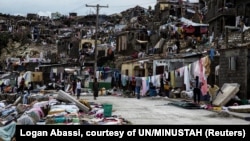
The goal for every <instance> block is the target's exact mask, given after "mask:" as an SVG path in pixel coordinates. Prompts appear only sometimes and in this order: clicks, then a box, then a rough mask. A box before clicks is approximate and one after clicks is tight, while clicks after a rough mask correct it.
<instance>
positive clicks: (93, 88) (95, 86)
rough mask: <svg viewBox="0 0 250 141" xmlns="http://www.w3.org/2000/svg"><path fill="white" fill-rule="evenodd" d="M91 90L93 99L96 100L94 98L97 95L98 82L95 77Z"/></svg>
mask: <svg viewBox="0 0 250 141" xmlns="http://www.w3.org/2000/svg"><path fill="white" fill-rule="evenodd" d="M92 91H93V96H94V100H96V98H97V97H98V92H99V83H98V82H97V78H96V77H95V78H94V82H93V86H92Z"/></svg>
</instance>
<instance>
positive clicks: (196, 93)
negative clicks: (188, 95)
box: [191, 76, 202, 104]
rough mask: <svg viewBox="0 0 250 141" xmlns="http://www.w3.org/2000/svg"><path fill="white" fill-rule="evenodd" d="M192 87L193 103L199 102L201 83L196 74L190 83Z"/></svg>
mask: <svg viewBox="0 0 250 141" xmlns="http://www.w3.org/2000/svg"><path fill="white" fill-rule="evenodd" d="M191 85H192V87H193V99H194V103H195V104H199V103H200V98H201V86H202V83H201V82H200V80H199V76H196V77H195V79H194V80H193V82H192V83H191Z"/></svg>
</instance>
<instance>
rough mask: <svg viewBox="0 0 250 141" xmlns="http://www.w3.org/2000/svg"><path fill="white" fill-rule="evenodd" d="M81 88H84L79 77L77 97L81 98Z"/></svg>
mask: <svg viewBox="0 0 250 141" xmlns="http://www.w3.org/2000/svg"><path fill="white" fill-rule="evenodd" d="M81 90H82V84H81V81H80V80H79V79H78V81H77V82H76V97H77V99H79V98H80V95H81Z"/></svg>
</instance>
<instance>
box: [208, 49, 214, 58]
mask: <svg viewBox="0 0 250 141" xmlns="http://www.w3.org/2000/svg"><path fill="white" fill-rule="evenodd" d="M214 55H215V50H214V49H213V48H211V49H210V55H209V56H210V59H211V60H214Z"/></svg>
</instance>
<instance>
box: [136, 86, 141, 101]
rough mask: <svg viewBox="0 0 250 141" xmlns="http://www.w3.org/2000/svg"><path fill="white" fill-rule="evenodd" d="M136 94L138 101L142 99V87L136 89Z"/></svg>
mask: <svg viewBox="0 0 250 141" xmlns="http://www.w3.org/2000/svg"><path fill="white" fill-rule="evenodd" d="M135 93H136V96H137V99H140V97H141V95H140V93H141V86H136V87H135Z"/></svg>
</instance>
